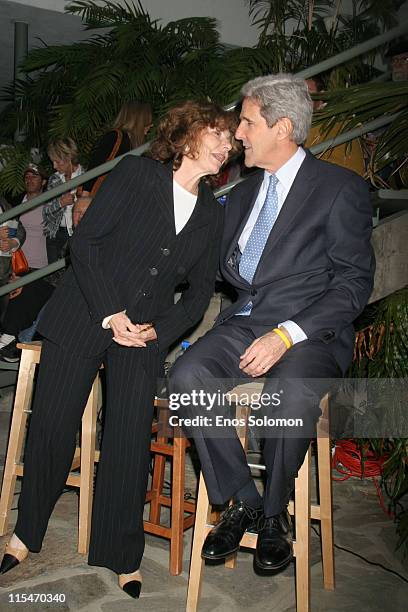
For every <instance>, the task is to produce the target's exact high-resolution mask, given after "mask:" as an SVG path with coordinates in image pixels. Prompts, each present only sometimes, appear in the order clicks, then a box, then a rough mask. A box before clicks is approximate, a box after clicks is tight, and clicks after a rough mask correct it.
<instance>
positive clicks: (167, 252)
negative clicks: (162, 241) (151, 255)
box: [161, 249, 170, 257]
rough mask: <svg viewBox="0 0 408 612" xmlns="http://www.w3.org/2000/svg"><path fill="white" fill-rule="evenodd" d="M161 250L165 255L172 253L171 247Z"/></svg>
mask: <svg viewBox="0 0 408 612" xmlns="http://www.w3.org/2000/svg"><path fill="white" fill-rule="evenodd" d="M161 252H162V253H163V255H164V256H165V257H167V256H168V255H170V249H161Z"/></svg>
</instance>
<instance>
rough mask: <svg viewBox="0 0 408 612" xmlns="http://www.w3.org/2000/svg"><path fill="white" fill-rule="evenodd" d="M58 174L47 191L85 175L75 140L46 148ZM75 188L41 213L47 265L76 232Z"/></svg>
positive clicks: (61, 141) (55, 199) (53, 142)
mask: <svg viewBox="0 0 408 612" xmlns="http://www.w3.org/2000/svg"><path fill="white" fill-rule="evenodd" d="M47 153H48V157H49V158H50V160H51V161H52V163H53V166H54V169H55V170H56V172H55V173H54V174H52V175H51V176H50V178H49V179H48V184H47V190H49V189H52V188H53V187H57V185H61V184H62V183H66V182H67V181H69V180H70V179H73V178H75V177H76V176H79V175H80V174H82V173H83V171H84V170H83V168H82V166H81V164H80V163H79V158H78V147H77V145H76V143H75V142H74V141H73V140H72V138H59V139H57V140H52V141H51V142H50V144H49V145H48V149H47ZM75 200H76V189H71V190H70V191H67V192H66V193H63V194H62V195H61V196H58V197H57V198H54V199H53V200H50V201H49V202H47V204H45V205H44V207H43V210H42V215H43V227H44V234H45V236H46V238H47V256H48V263H53V262H54V261H57V260H58V259H59V258H60V257H61V256H62V251H63V249H64V247H65V245H66V243H67V241H68V239H69V237H70V236H72V232H73V223H72V208H73V205H74V203H75Z"/></svg>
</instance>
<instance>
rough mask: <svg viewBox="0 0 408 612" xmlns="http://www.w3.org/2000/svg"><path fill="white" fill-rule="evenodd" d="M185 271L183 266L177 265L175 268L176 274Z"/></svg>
mask: <svg viewBox="0 0 408 612" xmlns="http://www.w3.org/2000/svg"><path fill="white" fill-rule="evenodd" d="M185 272H186V269H185V268H183V266H179V267H178V268H177V274H185Z"/></svg>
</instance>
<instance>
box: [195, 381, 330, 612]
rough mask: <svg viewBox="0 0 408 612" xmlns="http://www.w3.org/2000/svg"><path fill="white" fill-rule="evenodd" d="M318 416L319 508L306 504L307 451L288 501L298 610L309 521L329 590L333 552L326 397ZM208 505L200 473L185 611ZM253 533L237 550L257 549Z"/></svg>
mask: <svg viewBox="0 0 408 612" xmlns="http://www.w3.org/2000/svg"><path fill="white" fill-rule="evenodd" d="M255 389H256V392H257V393H259V392H262V385H259V384H258V383H257V384H255V385H240V386H239V387H236V388H235V389H233V390H232V391H231V395H232V394H233V396H234V397H239V396H240V395H242V394H245V397H248V394H250V393H251V392H255ZM320 408H321V410H322V416H321V418H320V420H319V423H318V425H317V453H318V486H319V502H320V503H319V504H311V500H310V459H311V451H310V447H309V450H308V452H307V454H306V457H305V460H304V462H303V465H302V467H301V468H300V470H299V473H298V476H297V478H296V480H295V502H294V503H293V502H290V503H289V508H288V509H289V512H290V514H291V515H294V517H295V528H296V541H295V542H294V543H293V546H294V556H295V558H296V609H297V612H309V611H310V521H311V518H312V519H317V520H319V521H320V533H321V543H322V560H323V582H324V588H325V589H328V590H333V589H334V550H333V516H332V515H333V512H332V487H331V450H330V438H329V427H328V396H327V395H326V396H325V397H324V398H323V399H322V401H321V403H320ZM245 412H246V413H247V412H248V410H247V409H246V408H245V407H242V406H239V407H238V408H237V417H238V418H242V416H244V414H245ZM238 436H239V438H240V440H241V443H242V444H243V446H246V438H247V436H246V428H241V429H240V430H238ZM249 465H250V467H256V468H257V469H265V466H258V465H253V464H249ZM210 514H211V505H210V503H209V500H208V495H207V489H206V486H205V483H204V479H203V476H202V474H201V475H200V483H199V493H198V499H197V510H196V521H195V528H194V537H193V548H192V554H191V564H190V576H189V582H188V592H187V608H186V610H187V612H196V610H197V607H198V602H199V598H200V589H201V580H202V573H203V568H204V560H203V559H202V558H201V549H202V546H203V543H204V540H205V538H206V536H207V534H208V533H209V531H210V530H211V529H212V527H213V525H211V524H209V519H210ZM256 540H257V535H256V534H255V533H249V532H247V533H245V534H244V536H243V538H242V540H241V546H245V547H247V548H252V549H254V548H256ZM235 562H236V555H232V556H231V557H229V558H228V559H226V561H225V565H226V566H227V567H230V568H233V567H234V566H235Z"/></svg>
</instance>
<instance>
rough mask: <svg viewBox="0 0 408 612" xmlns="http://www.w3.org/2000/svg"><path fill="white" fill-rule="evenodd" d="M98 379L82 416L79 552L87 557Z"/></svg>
mask: <svg viewBox="0 0 408 612" xmlns="http://www.w3.org/2000/svg"><path fill="white" fill-rule="evenodd" d="M98 379H99V376H97V377H96V378H95V380H94V383H93V385H92V389H91V392H90V394H89V397H88V401H87V403H86V407H85V411H84V414H83V416H82V433H81V475H80V485H79V533H78V552H79V553H80V554H82V555H86V553H87V552H88V548H89V538H90V534H91V514H92V499H93V483H94V466H95V442H96V413H97V406H98Z"/></svg>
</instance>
